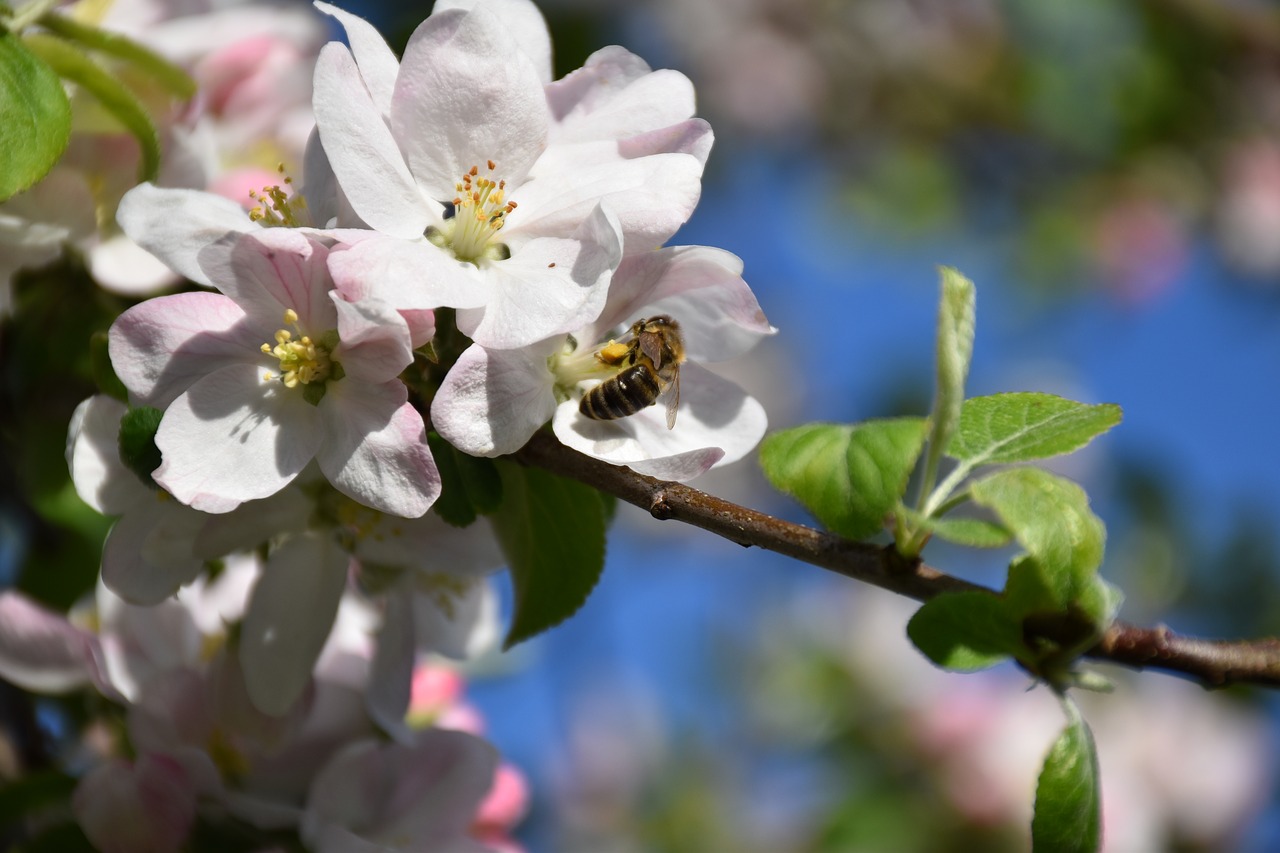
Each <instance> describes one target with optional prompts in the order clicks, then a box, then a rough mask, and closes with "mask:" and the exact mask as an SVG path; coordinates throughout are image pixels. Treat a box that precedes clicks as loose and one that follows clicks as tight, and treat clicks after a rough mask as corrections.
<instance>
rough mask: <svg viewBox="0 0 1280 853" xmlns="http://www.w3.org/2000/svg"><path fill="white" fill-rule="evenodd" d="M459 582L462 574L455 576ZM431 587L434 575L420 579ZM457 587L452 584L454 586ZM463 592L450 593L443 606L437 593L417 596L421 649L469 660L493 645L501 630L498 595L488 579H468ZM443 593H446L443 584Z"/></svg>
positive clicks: (455, 581) (425, 585)
mask: <svg viewBox="0 0 1280 853" xmlns="http://www.w3.org/2000/svg"><path fill="white" fill-rule="evenodd" d="M450 580H451V581H452V582H453V584H457V583H458V581H459V580H465V579H462V578H456V577H455V578H451V579H450ZM419 583H420V585H421V586H422V587H423V588H424V589H430V588H431V587H430V584H431V578H430V576H427V577H423V578H422V579H421V580H420V581H419ZM455 588H456V587H454V586H450V587H449V588H448V589H450V590H452V589H455ZM464 590H465V591H464V592H462V593H461V594H451V595H449V596H448V601H449V607H448V608H447V609H446V608H442V607H441V606H440V603H439V599H438V598H437V597H436V596H434V595H418V596H414V598H413V611H414V624H415V625H416V626H417V635H416V636H417V641H418V650H419V651H422V652H432V653H435V654H439V655H444V656H445V657H447V658H452V659H454V660H467V659H469V658H474V657H476V656H478V655H480V654H481V653H483V652H485V651H487V650H489V649H491V648H493V647H494V646H495V645H496V644H497V641H498V636H499V633H500V630H501V626H500V625H499V616H498V597H497V593H496V592H494V589H493V586H492V585H491V584H490V583H489V582H488V581H487V580H485V579H475V580H472V581H471V582H470V583H467V584H466V585H465V587H464ZM440 593H441V594H442V595H443V594H445V591H444V589H443V588H442V589H441V591H440Z"/></svg>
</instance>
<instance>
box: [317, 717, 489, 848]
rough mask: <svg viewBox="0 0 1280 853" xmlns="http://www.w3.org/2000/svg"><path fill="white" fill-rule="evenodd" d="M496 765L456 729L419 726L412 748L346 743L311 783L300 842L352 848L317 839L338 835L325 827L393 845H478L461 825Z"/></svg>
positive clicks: (485, 747) (475, 742)
mask: <svg viewBox="0 0 1280 853" xmlns="http://www.w3.org/2000/svg"><path fill="white" fill-rule="evenodd" d="M497 764H498V756H497V753H496V752H495V751H494V749H493V747H492V746H490V745H489V744H487V743H485V742H484V741H482V740H480V739H479V738H476V737H473V736H471V735H468V734H463V733H462V732H449V731H441V730H429V731H425V732H422V733H420V734H419V735H418V740H417V743H415V744H414V745H413V746H400V745H398V744H386V743H378V742H376V741H362V742H356V743H353V744H351V745H349V746H347V747H346V748H345V749H343V750H342V751H341V752H339V753H338V754H337V755H335V756H334V757H333V758H332V759H331V760H330V761H329V763H328V764H327V765H326V766H325V768H324V770H322V771H321V772H320V774H319V775H318V776H317V777H316V779H315V781H314V782H313V783H312V785H311V791H310V794H309V795H308V797H307V814H306V816H305V817H304V818H303V821H302V826H301V831H302V837H303V840H304V841H305V842H307V843H308V846H313V845H316V844H317V843H320V848H319V849H322V850H333V851H339V850H342V851H345V850H351V849H360V848H356V847H348V846H331V847H330V846H327V845H326V844H324V843H322V842H323V840H324V839H335V840H336V839H337V838H340V837H342V836H341V835H333V834H330V830H344V831H345V832H347V833H355V835H354V838H358V839H361V840H366V841H371V842H374V843H377V844H384V845H390V844H394V846H395V847H397V848H399V849H406V850H441V851H445V850H447V851H449V853H475V852H476V851H484V850H485V849H486V848H485V847H484V846H483V845H481V844H479V843H477V842H475V841H473V840H471V839H470V838H469V837H468V830H469V829H470V824H471V819H472V816H473V815H474V814H475V810H476V806H477V805H478V804H479V803H480V801H481V799H482V798H483V797H484V795H485V793H486V792H487V791H488V789H489V787H490V785H491V783H492V780H493V774H494V772H495V770H496V769H497ZM351 837H352V836H348V838H351ZM376 849H385V848H376Z"/></svg>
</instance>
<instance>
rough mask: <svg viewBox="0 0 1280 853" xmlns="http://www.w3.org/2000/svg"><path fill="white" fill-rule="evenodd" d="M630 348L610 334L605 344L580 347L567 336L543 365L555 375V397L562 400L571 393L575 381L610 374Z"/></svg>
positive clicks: (620, 363)
mask: <svg viewBox="0 0 1280 853" xmlns="http://www.w3.org/2000/svg"><path fill="white" fill-rule="evenodd" d="M631 349H632V348H631V346H630V344H628V343H619V342H618V341H616V340H613V339H612V338H610V340H609V342H608V343H605V344H599V345H598V346H594V347H581V348H580V347H579V346H578V342H577V341H576V340H574V338H573V337H572V336H570V337H569V339H568V340H567V341H566V342H565V345H564V348H563V349H562V350H561V351H560V352H558V353H556V354H555V355H553V356H551V357H550V358H549V359H547V366H548V367H549V368H550V370H551V373H552V374H553V375H554V376H555V378H556V384H555V394H556V398H557V399H559V400H561V401H563V400H568V399H569V398H570V397H573V396H575V395H574V391H575V390H576V389H577V387H578V383H579V382H585V381H587V380H589V379H604V378H606V377H609V376H613V375H614V374H616V373H617V372H618V370H619V369H620V368H621V367H622V366H623V365H624V361H625V359H626V358H627V356H628V354H630V352H631Z"/></svg>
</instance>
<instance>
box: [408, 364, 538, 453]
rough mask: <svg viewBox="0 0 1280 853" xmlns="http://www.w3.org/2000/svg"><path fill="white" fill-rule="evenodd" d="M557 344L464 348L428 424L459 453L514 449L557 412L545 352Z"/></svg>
mask: <svg viewBox="0 0 1280 853" xmlns="http://www.w3.org/2000/svg"><path fill="white" fill-rule="evenodd" d="M556 345H557V344H556V343H555V342H552V343H550V344H548V345H546V346H540V347H528V348H525V349H519V350H486V349H485V348H484V347H481V346H479V345H473V346H471V347H468V348H467V350H466V351H464V352H463V353H462V355H461V356H460V357H459V358H458V361H457V363H455V364H454V366H453V367H452V368H451V369H450V370H449V375H448V376H446V377H445V379H444V383H443V384H442V385H441V386H440V390H439V391H438V392H437V393H436V398H435V401H434V402H433V403H432V404H431V425H432V426H433V427H435V429H436V431H437V432H439V433H440V435H442V436H444V438H445V440H446V441H448V442H449V443H450V444H452V445H453V446H454V447H456V448H458V449H459V450H461V451H462V452H463V453H469V454H471V455H472V456H503V455H505V454H507V453H515V452H516V451H517V450H519V449H520V448H521V447H523V446H524V444H525V442H526V441H528V440H529V437H530V436H532V435H533V434H534V432H535V431H536V430H537V429H538V427H540V426H542V425H543V424H544V423H546V422H547V419H548V418H550V417H551V415H552V414H553V413H554V412H555V408H556V398H555V391H554V386H555V377H554V376H553V375H552V374H551V371H550V370H549V369H548V367H547V357H548V356H549V355H551V353H552V352H554V350H555V347H556Z"/></svg>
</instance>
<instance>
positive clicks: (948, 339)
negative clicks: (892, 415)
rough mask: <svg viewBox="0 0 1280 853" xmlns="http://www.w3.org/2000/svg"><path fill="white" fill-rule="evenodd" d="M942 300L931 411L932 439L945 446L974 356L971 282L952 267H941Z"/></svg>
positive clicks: (940, 445) (958, 412) (960, 402)
mask: <svg viewBox="0 0 1280 853" xmlns="http://www.w3.org/2000/svg"><path fill="white" fill-rule="evenodd" d="M940 273H941V276H942V301H941V303H940V304H939V306H938V398H937V400H936V401H935V402H934V410H933V418H934V424H933V440H934V441H935V442H936V443H937V445H938V447H939V449H941V448H942V447H945V446H946V444H947V440H948V439H949V437H950V436H951V433H952V432H953V431H954V430H955V427H956V422H957V421H959V420H960V407H961V405H962V404H963V403H964V383H965V379H967V378H968V376H969V362H970V360H971V358H972V357H973V335H974V327H975V323H976V319H975V318H976V308H975V301H976V300H975V289H974V286H973V282H971V281H969V279H967V278H965V277H964V276H963V275H961V274H960V273H959V272H957V271H956V270H954V269H952V268H951V267H942V268H941V270H940Z"/></svg>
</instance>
